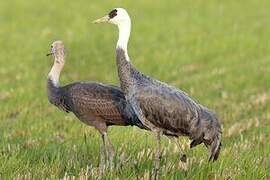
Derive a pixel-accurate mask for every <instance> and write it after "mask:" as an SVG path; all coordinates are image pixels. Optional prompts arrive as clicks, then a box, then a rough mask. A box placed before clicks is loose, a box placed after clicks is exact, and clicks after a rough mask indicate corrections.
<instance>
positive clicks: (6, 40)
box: [0, 0, 270, 179]
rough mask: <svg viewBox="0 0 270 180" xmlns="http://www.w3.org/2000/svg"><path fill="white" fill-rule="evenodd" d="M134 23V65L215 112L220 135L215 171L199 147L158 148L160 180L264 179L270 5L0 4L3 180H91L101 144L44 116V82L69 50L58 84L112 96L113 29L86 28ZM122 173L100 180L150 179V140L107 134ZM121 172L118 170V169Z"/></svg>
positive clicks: (212, 1)
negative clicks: (56, 46) (83, 84)
mask: <svg viewBox="0 0 270 180" xmlns="http://www.w3.org/2000/svg"><path fill="white" fill-rule="evenodd" d="M118 6H121V7H125V8H126V9H128V11H129V14H130V16H131V18H132V21H133V28H132V33H131V39H130V44H129V53H130V57H131V59H132V62H133V64H134V65H135V66H136V67H137V68H138V69H139V70H140V71H142V72H144V73H145V74H147V75H150V76H152V77H155V78H157V79H160V80H162V81H165V82H167V83H169V84H171V85H174V86H176V87H178V88H181V89H182V90H184V91H186V92H187V93H189V94H190V95H191V96H192V97H193V98H195V99H196V100H198V101H199V102H200V103H201V104H204V105H206V106H208V107H209V108H211V109H214V110H215V111H216V112H217V114H218V115H219V117H220V120H221V122H222V126H223V146H222V151H221V156H220V159H219V160H218V161H217V162H215V163H208V161H207V160H208V152H207V150H206V148H205V147H204V146H198V147H197V148H195V149H189V148H188V146H189V140H188V139H187V138H182V144H183V147H184V149H185V151H186V153H187V156H188V162H187V163H186V164H182V163H179V161H178V160H179V157H178V153H177V148H176V146H175V145H174V144H173V143H170V142H169V140H168V139H167V138H165V137H164V138H163V139H162V145H163V146H162V147H163V158H162V164H161V165H162V168H161V178H162V179H173V178H174V179H178V178H179V179H270V155H269V154H270V141H269V140H270V111H269V109H270V76H269V74H270V41H269V40H270V21H269V18H270V11H269V6H270V2H269V1H267V0H261V1H258V0H238V1H236V0H226V1H216V0H194V1H190V0H181V1H177V0H174V1H173V0H169V1H161V0H160V1H154V0H149V1H144V0H137V1H134V2H131V1H129V2H128V1H124V0H121V1H120V0H117V1H110V2H108V1H95V2H92V1H87V0H77V1H65V0H55V1H50V2H49V1H46V0H40V1H34V0H28V1H24V0H12V1H4V0H2V1H0V47H1V48H0V77H1V82H0V179H41V178H44V179H45V178H48V179H58V178H73V177H77V178H79V177H80V178H83V177H87V176H89V177H90V178H93V179H96V178H97V177H98V169H97V167H98V162H99V144H100V143H101V139H100V136H99V134H98V133H97V131H96V130H94V129H93V128H90V127H87V126H85V125H84V124H82V123H81V122H80V121H78V120H77V119H76V118H75V116H74V115H72V114H66V113H64V112H61V111H59V110H58V109H56V108H55V107H54V106H52V105H51V104H49V102H48V100H47V95H46V79H47V73H48V72H49V70H50V68H51V65H52V63H53V60H52V59H51V58H48V57H45V54H46V53H47V52H48V51H49V50H50V44H51V43H52V41H54V40H58V39H61V40H63V41H64V43H65V45H66V48H67V60H66V66H65V68H64V71H63V72H62V76H61V83H62V84H67V83H70V82H73V81H78V80H80V81H88V80H92V81H100V82H104V83H112V84H118V77H117V71H116V66H115V43H116V40H117V29H116V27H114V26H112V25H105V24H104V25H93V24H91V21H92V20H94V19H95V18H98V17H101V16H102V15H105V13H107V12H109V11H110V10H111V9H112V8H113V7H118ZM109 136H110V137H111V140H112V142H113V143H114V147H115V150H116V152H117V157H116V159H115V160H116V162H118V163H119V162H121V163H122V168H119V169H118V170H115V171H113V172H107V173H106V174H105V176H104V177H103V178H104V179H116V178H118V179H141V178H145V179H147V178H148V177H149V174H150V172H151V167H152V164H153V150H154V148H155V147H156V145H155V141H154V137H153V135H152V134H151V133H149V132H145V131H143V130H139V129H138V128H135V127H128V128H123V127H113V128H111V129H110V131H109ZM119 164H120V163H119Z"/></svg>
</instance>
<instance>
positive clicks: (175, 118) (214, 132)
mask: <svg viewBox="0 0 270 180" xmlns="http://www.w3.org/2000/svg"><path fill="white" fill-rule="evenodd" d="M101 22H108V23H111V24H115V25H116V26H117V27H118V30H119V37H118V41H117V45H116V54H117V56H116V60H117V68H118V76H119V79H120V84H121V89H122V90H123V92H124V94H125V97H126V99H127V101H128V102H129V103H130V104H131V106H132V108H133V110H134V111H135V113H136V115H137V116H138V117H139V119H140V120H141V122H142V123H143V124H144V125H145V126H146V127H148V128H149V129H151V130H152V131H154V132H155V133H156V138H157V141H158V150H157V153H156V161H155V168H154V174H153V175H154V177H156V176H157V171H158V169H159V166H160V157H161V151H160V135H161V134H167V135H172V136H176V137H178V136H188V137H189V138H190V139H191V140H192V142H191V145H190V146H191V147H194V146H196V145H198V144H201V143H204V144H205V146H206V147H207V148H208V150H209V152H210V158H209V160H216V159H217V158H218V156H219V151H220V146H221V127H220V123H219V121H218V119H217V117H216V116H215V114H214V113H213V112H212V111H210V110H209V109H207V108H206V107H204V106H202V105H201V104H199V103H197V102H196V101H195V100H193V99H192V98H190V97H189V96H188V95H187V94H186V93H185V92H183V91H181V90H179V89H177V88H175V87H172V86H169V85H167V84H166V83H163V82H160V81H158V80H155V79H153V78H151V77H148V76H146V75H144V74H142V73H141V72H139V71H138V70H137V69H136V68H134V66H133V65H132V64H131V63H130V58H129V56H128V51H127V45H128V40H129V36H130V30H131V20H130V17H129V15H128V13H127V11H126V10H125V9H123V8H116V9H113V10H112V11H111V12H110V13H109V14H108V15H106V16H104V17H102V18H100V19H97V20H96V21H94V23H101Z"/></svg>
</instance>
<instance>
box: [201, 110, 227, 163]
mask: <svg viewBox="0 0 270 180" xmlns="http://www.w3.org/2000/svg"><path fill="white" fill-rule="evenodd" d="M202 123H203V124H204V126H203V127H204V137H203V139H204V140H203V142H204V144H205V145H206V146H207V148H208V150H209V152H210V154H211V155H210V158H209V161H215V160H217V159H218V157H219V153H220V147H221V134H222V131H221V127H220V123H219V121H218V119H217V117H216V115H215V114H214V113H213V112H212V111H210V110H209V109H207V108H203V122H202Z"/></svg>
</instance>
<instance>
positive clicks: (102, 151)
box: [99, 134, 106, 175]
mask: <svg viewBox="0 0 270 180" xmlns="http://www.w3.org/2000/svg"><path fill="white" fill-rule="evenodd" d="M101 137H102V143H101V144H100V152H99V153H100V154H99V158H100V159H99V174H101V175H102V174H103V173H104V171H105V168H106V161H105V160H106V159H105V158H106V145H105V138H104V135H103V134H101Z"/></svg>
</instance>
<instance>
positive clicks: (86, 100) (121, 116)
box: [47, 41, 148, 171]
mask: <svg viewBox="0 0 270 180" xmlns="http://www.w3.org/2000/svg"><path fill="white" fill-rule="evenodd" d="M50 54H51V55H53V57H54V59H55V60H54V65H53V67H52V69H51V71H50V73H49V75H48V82H47V91H48V99H49V101H50V103H52V104H54V105H55V106H57V107H58V108H60V109H61V110H63V111H65V112H73V113H74V114H75V115H76V116H77V118H78V119H79V120H81V121H82V122H84V123H85V124H87V125H90V126H93V127H95V128H96V129H97V130H98V131H99V132H100V133H101V135H102V140H103V146H104V148H105V151H108V152H105V151H103V147H101V163H100V168H101V169H100V170H102V171H103V170H104V159H103V156H104V154H105V153H108V156H109V163H110V164H109V165H110V167H111V168H112V167H113V156H114V151H113V146H112V143H111V141H110V139H109V138H108V136H107V127H108V126H110V125H120V126H128V125H135V126H138V127H140V128H143V129H148V128H147V127H145V126H144V125H143V124H142V123H141V122H140V120H139V119H138V118H137V116H136V115H135V113H134V111H133V109H132V108H131V106H130V105H129V104H128V103H127V101H126V100H125V96H124V94H123V92H122V91H121V90H120V88H118V87H116V86H112V85H105V84H101V83H96V82H88V83H85V82H75V83H72V84H68V85H66V86H59V76H60V72H61V70H62V68H63V66H64V63H65V59H64V55H65V54H64V44H63V43H62V42H61V41H56V42H54V43H53V44H52V50H51V53H50ZM102 151H103V152H102Z"/></svg>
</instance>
